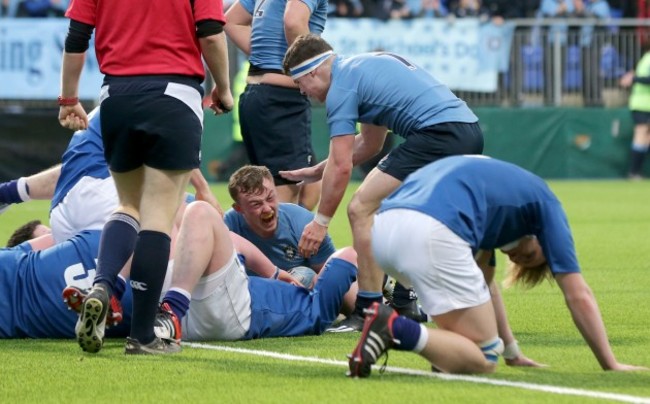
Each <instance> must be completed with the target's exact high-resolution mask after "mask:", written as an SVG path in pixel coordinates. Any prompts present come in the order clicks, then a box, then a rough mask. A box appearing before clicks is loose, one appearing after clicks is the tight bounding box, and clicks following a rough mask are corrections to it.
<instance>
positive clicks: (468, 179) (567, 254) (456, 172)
mask: <svg viewBox="0 0 650 404" xmlns="http://www.w3.org/2000/svg"><path fill="white" fill-rule="evenodd" d="M389 209H412V210H415V211H419V212H422V213H424V214H426V215H429V216H431V217H433V218H434V219H436V220H438V221H440V222H441V223H443V224H444V225H446V226H447V227H448V228H449V229H450V230H451V231H453V232H454V233H455V234H456V235H458V236H459V237H460V238H462V239H463V240H465V241H467V242H468V243H469V244H470V245H471V246H472V248H473V249H474V252H476V251H477V250H478V249H483V250H491V249H495V248H499V247H501V246H504V245H506V244H508V243H510V242H513V241H515V240H518V239H520V238H521V237H523V236H525V235H535V236H537V238H538V240H539V243H540V245H541V247H542V251H543V252H544V256H545V257H546V260H547V262H548V264H549V267H550V268H551V271H552V272H553V273H554V274H557V273H568V272H579V271H580V267H579V266H578V260H577V258H576V252H575V246H574V243H573V237H572V235H571V230H570V228H569V222H568V220H567V217H566V214H565V213H564V210H563V208H562V205H561V203H560V201H559V200H558V199H557V197H556V196H555V195H554V194H553V192H552V191H551V190H550V189H549V187H548V185H546V183H545V182H544V180H542V179H541V178H539V177H538V176H536V175H534V174H532V173H530V172H528V171H526V170H524V169H523V168H521V167H518V166H516V165H514V164H511V163H507V162H504V161H500V160H496V159H491V158H488V157H485V156H452V157H446V158H444V159H441V160H438V161H436V162H433V163H430V164H428V165H426V166H425V167H423V168H421V169H419V170H417V171H416V172H414V173H413V174H411V175H410V176H408V177H407V178H406V180H405V181H404V183H403V184H402V185H401V186H400V187H399V188H398V189H397V190H395V191H394V192H393V193H392V194H391V195H390V196H389V197H388V198H386V199H385V200H384V201H383V202H382V204H381V207H380V209H379V213H378V214H381V212H384V211H386V210H389Z"/></svg>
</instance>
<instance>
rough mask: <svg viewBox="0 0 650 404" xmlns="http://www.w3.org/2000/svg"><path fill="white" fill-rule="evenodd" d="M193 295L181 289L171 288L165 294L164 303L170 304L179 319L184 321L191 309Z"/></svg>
mask: <svg viewBox="0 0 650 404" xmlns="http://www.w3.org/2000/svg"><path fill="white" fill-rule="evenodd" d="M190 299H191V295H190V293H189V292H188V291H186V290H184V289H181V288H171V289H169V290H168V291H167V293H165V297H164V298H163V303H168V304H169V307H170V308H171V309H172V311H173V312H174V314H175V315H176V317H178V319H179V320H180V319H182V318H183V317H185V314H187V310H189V308H190Z"/></svg>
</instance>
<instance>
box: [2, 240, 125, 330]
mask: <svg viewBox="0 0 650 404" xmlns="http://www.w3.org/2000/svg"><path fill="white" fill-rule="evenodd" d="M100 234H101V232H100V231H97V230H95V231H84V232H81V233H79V234H78V235H76V236H75V237H73V238H71V239H69V240H66V241H64V242H63V243H60V244H57V245H55V246H54V247H51V248H48V249H45V250H42V251H32V249H31V246H30V245H29V243H27V242H25V243H22V244H20V245H18V246H16V247H14V248H4V249H0V296H2V299H0V338H25V337H28V338H73V337H74V326H75V324H76V322H77V314H76V313H74V312H72V311H70V310H68V308H67V306H66V304H65V303H64V302H63V298H62V297H61V292H62V291H63V289H64V288H65V287H66V286H77V287H79V288H82V289H85V288H89V287H91V286H92V282H93V279H94V278H95V267H96V264H95V262H96V261H95V260H96V257H97V252H98V250H99V238H100ZM122 303H123V308H124V316H125V318H124V321H123V322H122V324H120V325H119V326H117V327H111V328H110V329H109V330H107V336H124V335H127V334H128V331H129V329H128V324H130V317H131V316H130V313H131V292H130V288H128V287H127V291H126V293H125V295H124V297H123V299H122Z"/></svg>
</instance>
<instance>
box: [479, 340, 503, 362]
mask: <svg viewBox="0 0 650 404" xmlns="http://www.w3.org/2000/svg"><path fill="white" fill-rule="evenodd" d="M478 347H479V348H480V349H481V352H483V356H485V359H486V360H487V361H488V362H490V363H492V364H493V365H494V366H496V365H497V363H499V356H501V355H502V354H503V349H504V345H503V340H502V339H501V338H499V337H494V338H493V339H491V340H488V341H485V342H482V343H480V344H478Z"/></svg>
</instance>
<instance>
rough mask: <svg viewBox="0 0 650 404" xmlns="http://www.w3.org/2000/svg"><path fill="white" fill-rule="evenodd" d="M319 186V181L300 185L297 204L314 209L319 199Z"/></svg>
mask: <svg viewBox="0 0 650 404" xmlns="http://www.w3.org/2000/svg"><path fill="white" fill-rule="evenodd" d="M320 186H321V181H317V182H310V183H309V184H303V185H301V186H300V194H299V195H298V204H299V205H300V206H302V207H304V208H305V209H307V210H314V208H315V207H316V205H317V204H318V201H319V200H320Z"/></svg>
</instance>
